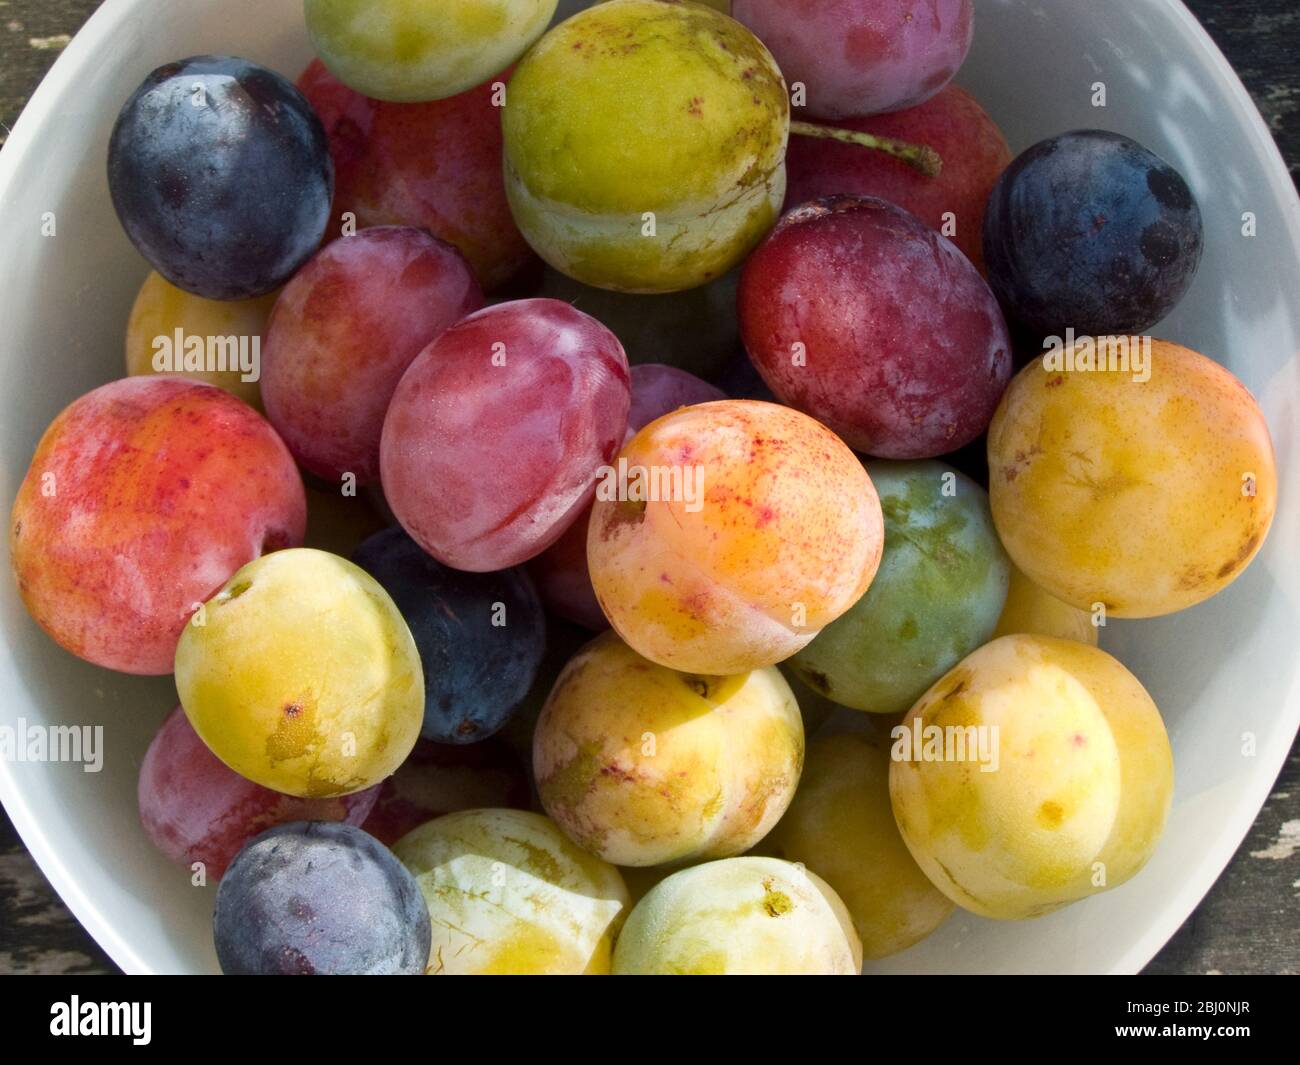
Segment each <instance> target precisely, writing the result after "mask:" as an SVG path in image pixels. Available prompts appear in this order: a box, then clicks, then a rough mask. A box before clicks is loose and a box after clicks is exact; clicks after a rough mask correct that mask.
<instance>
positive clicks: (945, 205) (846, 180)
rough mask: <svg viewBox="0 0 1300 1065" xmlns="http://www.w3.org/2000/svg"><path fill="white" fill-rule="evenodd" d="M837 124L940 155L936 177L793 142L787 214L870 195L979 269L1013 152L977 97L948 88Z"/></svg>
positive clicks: (857, 153)
mask: <svg viewBox="0 0 1300 1065" xmlns="http://www.w3.org/2000/svg"><path fill="white" fill-rule="evenodd" d="M835 125H837V126H840V127H842V128H844V129H855V130H859V131H862V132H865V133H874V134H875V135H876V136H879V137H893V138H894V139H896V140H901V141H907V142H909V143H912V144H928V145H929V146H930V147H931V148H933V149H934V150H935V151H937V152H938V153H939V155H940V156H942V158H943V170H942V171H940V173H939V176H938V177H926V176H924V175H923V174H919V173H918V172H917V171H915V170H913V169H912V168H911V167H910V166H908V165H907V164H906V163H904V162H902V161H900V160H898V159H895V158H893V157H892V156H889V155H886V154H884V153H883V152H872V151H863V149H861V148H859V147H857V146H856V145H852V144H841V143H840V142H838V141H833V140H822V139H818V138H816V137H798V136H796V137H791V138H790V150H789V151H788V152H786V157H785V162H786V172H787V175H788V178H789V184H788V185H787V187H786V194H785V203H786V207H787V209H789V208H793V207H797V206H798V205H799V204H801V203H806V202H807V201H808V200H816V199H820V198H822V197H824V196H834V195H838V194H846V195H851V196H876V197H878V198H880V199H882V200H888V201H889V202H890V203H893V204H897V205H898V206H899V207H901V208H903V209H904V210H905V211H910V212H911V213H912V214H914V215H916V217H917V218H919V219H920V220H921V221H922V222H924V223H925V224H926V225H928V226H929V227H930V228H931V229H937V230H939V231H940V232H941V233H943V234H944V235H945V236H947V237H948V238H949V239H950V240H951V241H952V242H953V243H954V244H956V245H957V247H959V248H960V249H961V250H962V252H964V253H965V255H966V258H968V259H969V260H970V261H971V262H973V263H974V264H975V265H976V266H977V267H980V268H981V269H983V265H984V247H983V241H984V209H985V206H986V205H987V204H988V199H989V193H990V192H992V191H993V186H994V184H995V183H996V182H997V180H998V178H999V176H1001V174H1002V171H1004V170H1005V169H1006V168H1007V164H1009V163H1010V162H1011V149H1010V147H1009V146H1008V145H1007V139H1006V137H1004V136H1003V135H1002V131H1001V130H1000V129H999V128H998V127H997V124H996V123H995V122H994V121H993V119H991V118H990V117H989V116H988V113H987V112H986V111H985V110H984V108H982V107H981V106H980V105H979V103H978V101H976V99H975V97H973V96H971V94H970V93H968V92H967V91H966V90H965V89H962V88H959V87H958V86H956V85H949V86H948V87H947V88H946V89H944V90H942V91H941V92H939V93H938V94H937V95H936V96H934V97H932V98H931V99H929V100H927V101H926V102H925V103H923V104H920V105H918V106H916V107H909V108H908V109H907V110H905V111H896V112H894V113H892V114H888V115H874V116H872V117H869V118H843V119H837V120H836V122H835ZM948 215H951V216H952V217H951V218H949V217H947V216H948Z"/></svg>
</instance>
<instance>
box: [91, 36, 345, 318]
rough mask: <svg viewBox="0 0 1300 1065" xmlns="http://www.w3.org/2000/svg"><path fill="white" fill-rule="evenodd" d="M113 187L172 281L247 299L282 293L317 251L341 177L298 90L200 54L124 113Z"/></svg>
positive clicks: (128, 221)
mask: <svg viewBox="0 0 1300 1065" xmlns="http://www.w3.org/2000/svg"><path fill="white" fill-rule="evenodd" d="M196 86H198V87H200V88H201V89H202V95H199V94H198V92H197V90H196ZM108 186H109V191H110V192H111V193H112V197H113V206H114V208H115V209H116V210H117V216H118V218H119V219H120V220H121V222H122V227H123V228H124V229H125V230H126V233H127V236H129V237H130V238H131V243H132V244H134V245H135V246H136V248H137V250H139V252H140V254H141V255H143V256H144V257H145V258H146V259H148V260H149V262H150V264H151V265H152V266H153V267H154V269H156V270H157V271H158V272H159V273H160V274H162V275H163V276H164V277H165V278H167V280H168V281H170V282H171V283H172V284H174V285H176V286H177V287H179V288H183V289H185V290H186V291H187V292H193V293H194V294H195V295H198V296H206V297H207V298H208V299H223V300H233V299H249V298H252V297H255V296H263V295H266V294H267V293H268V292H271V291H272V290H273V289H275V288H278V287H279V286H280V285H282V284H284V283H285V281H287V280H288V279H289V278H290V277H291V276H292V275H293V273H294V271H295V270H297V269H298V267H300V266H301V265H302V264H303V263H304V262H306V261H307V259H308V257H309V256H310V255H311V254H312V253H313V252H314V251H315V250H316V248H317V246H318V245H319V244H320V242H321V238H322V236H323V235H324V233H325V228H326V225H327V224H328V222H329V206H330V198H331V196H332V195H333V191H334V167H333V165H332V163H331V162H330V156H329V149H328V146H327V144H326V141H325V131H324V130H323V129H322V128H321V124H320V121H319V119H317V117H316V115H315V113H314V112H313V111H312V109H311V107H310V106H309V105H308V103H307V101H306V100H305V99H304V98H303V96H302V94H301V93H300V92H298V90H297V89H295V88H294V86H293V84H292V83H291V82H289V81H288V80H286V79H285V78H283V77H281V76H280V75H279V74H277V73H276V72H275V71H273V70H268V69H266V68H265V67H262V66H259V65H258V64H256V63H252V62H249V61H248V60H247V59H239V58H235V57H232V56H213V55H201V56H192V57H190V58H189V59H181V60H178V61H176V62H175V63H169V64H167V65H166V66H161V67H159V68H158V69H157V70H155V71H154V72H153V73H151V74H150V75H149V76H148V77H147V78H145V80H144V82H143V83H142V84H141V85H140V87H139V88H138V89H136V91H135V92H134V93H133V94H132V95H131V97H130V99H128V100H127V102H126V103H125V104H124V105H123V107H122V111H121V113H120V114H119V115H118V119H117V122H116V124H115V125H114V126H113V133H112V137H111V138H110V140H109V145H108Z"/></svg>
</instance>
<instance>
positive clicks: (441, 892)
mask: <svg viewBox="0 0 1300 1065" xmlns="http://www.w3.org/2000/svg"><path fill="white" fill-rule="evenodd" d="M393 852H394V853H395V854H396V855H397V857H398V858H399V859H401V861H402V863H403V864H404V865H405V866H406V867H407V869H409V870H410V871H411V872H412V873H413V874H414V876H415V878H416V882H417V883H418V884H419V886H420V891H421V892H423V894H424V899H425V902H426V904H427V905H428V908H429V913H430V915H431V916H432V919H433V928H434V935H433V947H432V950H431V951H430V953H429V964H428V968H427V969H426V970H425V971H426V973H427V974H428V975H430V976H443V975H447V976H459V975H502V976H529V975H555V976H561V975H568V976H577V975H584V974H585V975H592V976H598V975H605V974H608V973H609V967H610V956H611V954H612V953H613V945H614V940H615V938H616V937H617V936H618V931H619V929H620V928H621V927H622V925H623V921H624V919H625V917H626V916H627V909H628V902H629V900H628V894H627V887H626V886H625V885H624V883H623V878H622V877H621V876H620V875H619V871H618V870H617V869H615V868H614V867H613V866H612V865H609V864H607V863H606V862H603V861H601V860H600V859H599V858H596V857H593V856H592V855H590V854H588V853H586V852H585V851H583V850H581V849H579V848H578V847H576V846H575V845H574V844H572V843H570V842H569V840H567V839H566V838H565V837H564V834H563V833H562V832H560V830H559V829H558V828H557V827H556V826H555V824H554V823H553V822H551V821H550V820H548V819H547V818H545V817H542V816H541V815H540V814H535V813H530V812H528V811H525V810H499V809H488V810H465V811H462V812H459V813H454V814H448V815H447V816H446V817H440V818H438V819H437V820H436V821H430V822H428V823H427V824H424V825H421V826H420V827H419V828H417V829H415V830H414V831H413V832H411V833H409V834H408V835H406V836H403V837H402V838H401V839H400V840H398V841H397V843H396V844H395V845H394V847H393Z"/></svg>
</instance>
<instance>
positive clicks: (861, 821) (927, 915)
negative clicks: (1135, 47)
mask: <svg viewBox="0 0 1300 1065" xmlns="http://www.w3.org/2000/svg"><path fill="white" fill-rule="evenodd" d="M889 747H890V745H889V741H888V738H887V733H885V731H884V730H883V729H881V730H879V731H877V730H872V732H870V733H864V734H861V735H856V734H848V735H835V736H821V737H818V738H816V739H814V740H812V741H810V742H809V744H808V758H807V762H806V764H805V766H804V781H803V783H802V784H801V785H800V788H799V791H798V792H797V793H796V794H795V797H794V802H793V803H791V804H790V809H788V810H787V811H786V812H785V816H784V817H782V818H781V820H780V821H779V822H778V823H777V826H776V828H774V829H773V830H772V832H771V834H770V835H768V837H767V838H766V839H764V840H763V842H762V843H761V844H760V845H759V853H761V854H767V855H771V856H772V857H774V858H782V859H784V860H786V861H790V862H800V863H802V864H803V865H805V866H807V867H808V868H809V869H814V870H817V872H818V875H819V876H821V877H823V878H824V879H825V880H826V882H827V883H828V884H829V885H830V886H831V887H832V888H833V889H834V890H835V892H836V894H838V895H839V897H840V898H841V899H843V900H844V905H845V907H846V908H847V909H848V911H849V914H850V916H852V918H853V927H854V929H855V930H856V931H857V933H858V937H859V938H860V939H861V940H862V954H863V956H864V957H867V958H884V957H887V956H888V955H890V954H896V953H897V952H898V951H900V950H906V949H907V948H908V947H910V946H912V945H913V944H914V943H918V942H920V941H921V940H922V939H924V938H925V937H926V936H928V935H929V934H930V933H931V932H933V931H934V930H935V929H936V928H938V927H939V925H941V924H942V923H943V922H944V921H945V920H947V919H948V915H949V914H951V913H952V910H953V904H952V902H951V901H950V900H949V899H948V898H947V896H945V895H944V894H943V893H942V892H941V891H939V889H938V888H936V887H935V886H934V885H933V884H931V883H930V881H929V880H928V879H927V878H926V875H925V874H924V873H923V872H922V871H921V868H920V866H918V865H917V864H916V860H915V859H914V858H913V857H912V855H911V854H910V853H909V852H908V849H907V846H906V844H904V843H903V837H902V836H900V835H899V834H898V826H897V824H895V822H894V811H893V809H892V808H891V806H890V802H889V766H890V759H889Z"/></svg>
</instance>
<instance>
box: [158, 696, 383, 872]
mask: <svg viewBox="0 0 1300 1065" xmlns="http://www.w3.org/2000/svg"><path fill="white" fill-rule="evenodd" d="M379 795H380V786H379V785H375V787H373V788H367V789H366V790H365V791H358V792H354V793H353V794H351V795H339V796H335V797H333V798H328V799H299V798H296V797H295V796H293V795H284V794H281V793H280V792H278V791H272V790H271V789H270V788H264V787H262V786H261V785H260V784H254V783H253V782H252V781H251V780H246V779H245V778H244V777H241V776H240V775H239V774H238V773H236V772H235V771H234V770H233V769H230V768H228V767H227V766H226V765H225V764H224V763H223V762H222V761H221V760H220V759H219V758H218V757H217V756H216V755H215V754H213V753H212V752H211V751H210V750H208V748H207V747H206V746H205V745H204V743H203V741H202V740H201V739H199V736H198V733H197V732H195V731H194V727H193V726H192V725H191V724H190V722H189V718H187V717H186V716H185V711H184V710H183V709H181V707H179V706H178V707H176V709H175V710H173V711H172V712H171V713H170V714H168V715H167V717H166V719H165V720H164V721H163V723H162V726H161V727H160V728H159V729H158V732H157V734H156V735H155V736H154V738H153V742H152V743H150V744H149V749H148V750H147V751H146V752H145V755H144V761H143V762H142V763H141V764H140V779H139V783H138V785H137V789H136V797H137V800H138V802H139V806H140V823H141V824H142V825H143V826H144V830H145V832H146V834H147V835H148V836H149V838H150V839H151V840H153V843H154V846H156V847H157V848H158V849H159V850H160V851H162V852H163V854H165V855H167V857H168V858H170V859H171V860H172V861H174V862H181V863H182V864H184V865H190V866H192V865H193V864H194V863H196V862H201V863H203V866H204V870H205V872H206V875H207V876H208V877H209V878H210V879H211V880H214V881H215V880H217V879H220V877H221V875H222V873H224V872H225V871H226V867H227V866H228V865H229V864H230V862H231V859H233V858H234V857H235V854H236V853H237V852H238V851H239V848H240V847H242V846H243V845H244V844H245V843H247V842H248V841H249V840H250V839H252V838H253V837H254V836H256V835H257V834H258V833H259V832H262V831H265V830H266V829H268V828H270V827H271V826H272V825H281V824H285V823H287V822H289V821H346V822H347V823H348V824H350V825H360V824H361V823H362V822H364V821H365V820H366V818H368V817H370V816H372V814H371V811H372V810H373V808H374V806H375V803H376V800H377V799H378V798H379Z"/></svg>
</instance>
